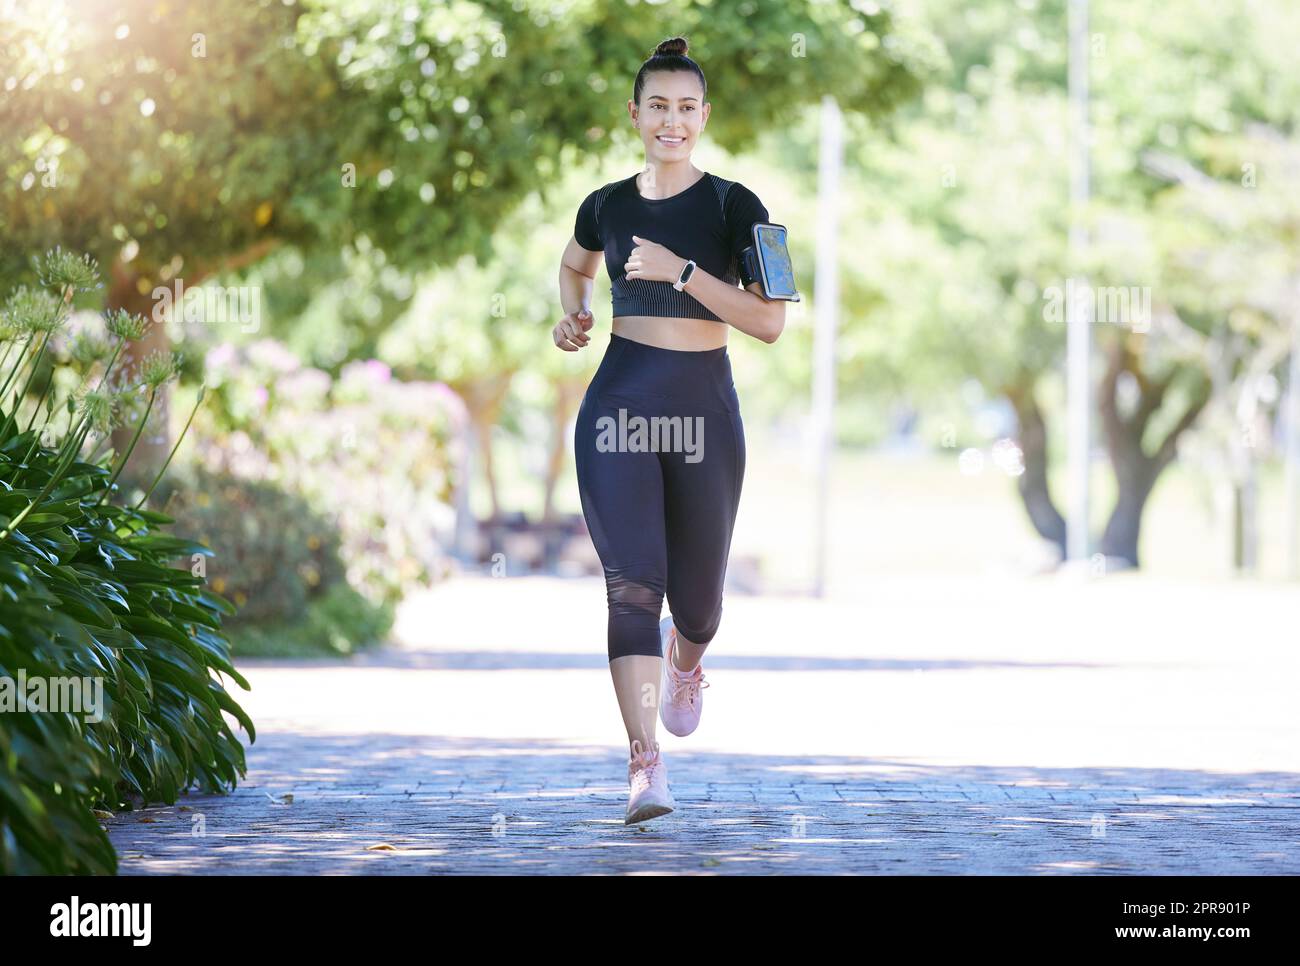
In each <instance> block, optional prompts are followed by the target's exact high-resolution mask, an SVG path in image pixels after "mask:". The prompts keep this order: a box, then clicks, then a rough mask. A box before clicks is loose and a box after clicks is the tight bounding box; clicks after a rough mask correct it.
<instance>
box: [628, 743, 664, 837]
mask: <svg viewBox="0 0 1300 966" xmlns="http://www.w3.org/2000/svg"><path fill="white" fill-rule="evenodd" d="M627 783H628V788H629V794H628V800H627V817H626V818H624V820H623V824H624V825H634V824H636V823H637V822H644V821H645V820H646V819H651V818H658V817H659V816H660V815H667V814H668V813H669V812H671V811H672V810H673V809H674V808H676V807H677V803H676V802H675V801H673V796H672V793H671V792H670V791H668V766H667V765H665V764H664V760H663V757H662V756H661V755H660V754H659V742H657V741H656V742H654V743H653V745H652V750H646V749H645V748H644V747H643V746H642V744H641V742H640V741H637V740H635V739H634V740H633V741H632V758H631V760H630V761H629V762H628V763H627Z"/></svg>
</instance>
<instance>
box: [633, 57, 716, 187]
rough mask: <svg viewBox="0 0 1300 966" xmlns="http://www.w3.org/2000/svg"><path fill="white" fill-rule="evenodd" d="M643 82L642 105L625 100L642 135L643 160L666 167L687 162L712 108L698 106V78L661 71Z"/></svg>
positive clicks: (702, 105)
mask: <svg viewBox="0 0 1300 966" xmlns="http://www.w3.org/2000/svg"><path fill="white" fill-rule="evenodd" d="M644 80H645V86H644V87H642V88H641V104H640V105H639V106H638V105H637V104H634V103H633V102H632V101H628V102H627V107H628V112H629V113H630V114H631V115H632V122H633V123H634V124H636V126H637V128H638V130H640V132H641V142H642V143H643V144H644V145H645V155H646V160H647V161H651V162H654V161H658V162H663V163H669V164H671V163H672V162H674V161H685V160H687V159H688V158H690V156H691V151H692V150H693V149H694V148H695V143H696V142H697V141H698V140H699V138H700V134H701V133H702V132H703V131H704V124H705V122H706V121H708V119H709V110H710V108H711V107H712V105H711V104H705V103H701V101H702V99H703V97H704V91H703V89H702V88H701V86H700V79H699V78H698V77H696V76H695V74H694V73H692V72H691V71H688V70H674V71H663V70H660V71H655V72H653V73H650V74H646V75H645V78H644Z"/></svg>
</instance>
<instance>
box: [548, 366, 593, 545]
mask: <svg viewBox="0 0 1300 966" xmlns="http://www.w3.org/2000/svg"><path fill="white" fill-rule="evenodd" d="M585 391H586V380H585V378H584V379H564V378H562V377H560V378H557V379H556V380H555V403H554V406H553V408H552V409H551V428H552V433H551V454H550V459H549V460H548V461H547V464H546V489H545V492H544V494H543V498H542V520H543V521H544V522H547V523H549V522H550V521H551V520H553V519H554V518H555V489H556V487H557V485H558V484H559V481H560V473H561V472H563V471H564V465H565V456H566V454H567V453H568V442H569V440H568V435H567V434H566V433H565V431H564V428H565V427H566V426H567V425H568V424H569V417H570V416H572V415H573V412H574V410H575V408H576V406H577V404H578V403H579V402H580V401H581V399H582V395H583V393H584V392H585Z"/></svg>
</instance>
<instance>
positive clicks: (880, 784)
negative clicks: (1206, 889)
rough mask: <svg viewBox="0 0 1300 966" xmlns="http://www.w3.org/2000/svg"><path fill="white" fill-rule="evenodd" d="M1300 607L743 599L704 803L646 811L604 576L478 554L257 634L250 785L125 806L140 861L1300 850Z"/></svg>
mask: <svg viewBox="0 0 1300 966" xmlns="http://www.w3.org/2000/svg"><path fill="white" fill-rule="evenodd" d="M1296 603H1297V602H1296V591H1295V589H1293V588H1268V587H1257V586H1252V585H1239V586H1238V585H1216V586H1214V587H1209V586H1206V587H1193V586H1188V585H1183V584H1160V583H1156V582H1153V581H1150V580H1146V579H1127V578H1110V579H1108V580H1106V581H1103V582H1101V583H1097V584H1090V585H1077V584H1074V583H1070V582H1067V581H1059V580H1039V581H1028V582H1025V581H1014V580H1007V581H974V582H972V581H960V582H943V581H933V580H931V581H925V582H912V581H898V582H893V583H880V584H873V585H872V586H871V587H868V588H864V592H863V595H862V597H861V598H860V599H858V600H856V601H853V602H830V603H820V602H815V601H808V600H799V599H781V598H745V597H739V596H729V597H728V599H727V605H726V606H727V615H726V618H725V619H724V623H723V632H722V633H720V635H719V637H718V639H717V641H716V642H715V644H714V645H713V647H712V648H711V651H710V656H709V657H706V661H705V670H706V672H707V673H708V675H709V681H710V684H711V687H710V688H708V689H707V690H706V691H705V692H704V694H705V698H706V705H705V714H704V719H703V722H702V724H701V726H700V730H699V731H697V732H696V734H694V735H692V736H690V737H689V738H684V739H683V738H676V737H675V736H672V735H665V734H664V733H663V732H662V730H661V732H660V736H659V737H660V740H661V742H662V743H663V748H664V753H665V760H666V762H667V764H668V769H669V777H670V780H671V783H672V788H673V793H674V795H675V797H676V798H677V800H678V803H679V810H678V811H677V812H676V813H674V814H672V815H670V816H666V817H664V818H660V819H656V820H653V821H650V822H647V823H644V824H642V825H640V826H633V827H626V826H624V825H623V808H624V805H625V802H626V797H627V786H626V752H625V750H624V745H623V743H622V741H621V734H620V732H621V728H620V720H619V718H618V712H617V708H616V705H615V704H614V698H613V693H612V689H611V687H610V683H609V676H608V670H607V665H606V660H605V654H604V613H603V607H604V590H603V586H602V585H600V584H599V583H596V582H593V581H588V580H577V581H558V580H545V579H538V578H527V579H500V580H492V579H490V578H480V579H462V580H458V581H455V582H452V583H449V584H447V585H445V586H443V587H440V588H438V589H437V590H436V591H434V592H432V593H431V594H429V595H427V596H426V597H424V598H422V599H421V600H419V601H415V602H413V603H412V605H411V606H410V607H408V608H407V609H406V610H405V611H404V613H403V617H402V623H401V624H400V625H399V627H398V633H399V637H400V641H401V645H400V647H399V648H397V649H394V650H392V651H389V652H386V653H382V654H375V655H367V656H366V657H364V658H361V659H359V660H357V661H353V662H329V663H324V664H315V663H310V662H285V661H277V662H254V661H246V662H241V670H242V671H243V672H244V673H245V674H246V675H247V676H248V677H249V679H250V682H251V683H252V684H253V691H252V692H239V700H240V702H241V703H242V704H243V705H244V707H245V708H246V709H248V711H249V712H250V714H252V716H253V718H254V720H255V721H256V722H257V723H258V726H259V738H258V741H257V742H256V743H255V744H253V745H251V746H250V747H249V749H248V761H249V766H250V767H249V774H248V779H247V781H246V782H244V783H243V784H241V785H240V786H239V788H238V789H237V790H236V792H235V793H234V794H233V795H228V796H200V795H188V796H183V797H182V798H181V799H180V800H179V801H178V802H177V804H176V805H175V806H172V807H159V808H150V809H148V810H145V811H143V812H138V813H135V814H131V813H126V814H123V815H120V816H117V817H115V818H114V819H112V820H110V821H109V822H107V823H106V824H108V826H109V829H110V835H111V837H112V839H113V841H114V843H115V845H116V846H117V848H118V851H119V854H120V856H121V871H122V872H123V873H127V874H153V873H158V874H175V873H185V874H205V873H208V874H235V873H253V874H281V873H293V874H348V873H358V872H360V873H368V874H411V873H417V874H418V873H426V872H444V873H512V872H513V873H555V872H560V873H568V874H586V873H592V872H595V873H663V872H685V873H692V874H716V873H741V874H745V873H750V874H771V873H780V872H799V873H845V872H857V873H904V874H926V873H941V874H990V873H992V874H1024V873H1029V874H1069V873H1093V874H1189V873H1197V874H1216V875H1219V874H1243V873H1263V874H1290V875H1295V874H1297V873H1300V760H1298V758H1297V756H1298V755H1300V741H1297V739H1298V738H1300V722H1298V721H1297V714H1296V712H1295V703H1294V699H1293V696H1292V694H1291V691H1292V688H1293V683H1294V681H1295V680H1296V671H1297V670H1298V669H1297V663H1300V656H1298V655H1297V653H1296V650H1295V648H1294V641H1284V640H1281V637H1282V635H1281V634H1280V629H1281V628H1283V627H1294V620H1293V619H1292V618H1290V617H1288V616H1287V615H1288V614H1293V613H1294V608H1295V607H1296ZM561 617H563V620H564V623H560V621H559V619H560V618H561ZM1288 621H1289V623H1288ZM453 642H454V645H453ZM713 655H716V656H713Z"/></svg>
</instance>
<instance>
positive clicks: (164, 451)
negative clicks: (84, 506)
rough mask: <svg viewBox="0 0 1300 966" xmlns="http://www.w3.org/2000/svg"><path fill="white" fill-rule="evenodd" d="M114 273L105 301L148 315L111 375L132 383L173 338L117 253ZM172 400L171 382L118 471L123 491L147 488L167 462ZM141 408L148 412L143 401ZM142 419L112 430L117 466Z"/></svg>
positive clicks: (117, 381) (120, 382)
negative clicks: (147, 360) (149, 359)
mask: <svg viewBox="0 0 1300 966" xmlns="http://www.w3.org/2000/svg"><path fill="white" fill-rule="evenodd" d="M110 276H111V277H110V282H109V288H108V297H107V299H106V307H107V308H108V309H125V310H126V311H128V312H131V313H133V314H136V315H142V316H144V317H145V318H146V319H148V320H149V326H148V327H147V328H146V330H145V334H144V336H143V337H142V338H140V339H138V340H136V341H134V342H127V343H126V345H125V346H124V347H123V349H122V354H121V356H120V357H119V358H118V361H117V363H116V364H115V365H114V366H113V376H112V377H110V378H112V379H113V381H114V384H115V385H118V386H121V387H129V386H130V385H131V384H133V383H135V382H138V381H139V373H140V364H141V362H142V361H143V360H144V358H145V357H146V356H148V355H150V354H151V353H154V352H164V353H166V352H168V351H170V349H171V341H170V339H169V338H168V334H167V326H166V324H165V319H164V321H161V322H154V321H153V307H154V302H153V298H152V296H151V294H150V292H141V291H140V288H139V285H140V278H141V276H140V275H139V273H138V272H136V270H135V269H133V268H132V267H131V266H130V265H128V264H126V263H124V262H123V261H122V260H121V259H114V260H113V263H112V268H111V273H110ZM170 401H171V384H170V383H167V384H164V385H163V386H161V387H160V388H159V390H158V396H157V398H156V399H155V400H154V404H153V410H152V411H151V412H150V413H149V422H148V424H147V425H146V426H145V428H144V430H143V432H141V434H140V439H139V440H138V441H137V442H136V444H135V449H133V450H132V451H131V458H130V459H129V460H128V461H127V464H126V466H125V468H124V469H123V470H122V475H121V476H119V477H118V480H117V485H118V487H119V492H120V493H129V491H130V490H131V489H132V488H133V487H136V486H139V487H140V488H142V489H143V488H145V487H148V486H149V484H150V483H152V482H153V478H154V477H155V476H156V475H157V474H158V471H159V470H160V469H162V465H163V463H164V462H166V460H167V455H168V454H169V453H170V452H171V447H172V440H171V433H170V431H169V427H170V415H169V414H170V411H171V406H170ZM142 402H143V400H142ZM140 412H141V413H143V412H144V410H143V406H142V407H141V409H140ZM137 425H138V420H136V421H132V422H130V423H126V424H124V425H121V426H118V427H117V428H116V429H114V430H113V433H112V443H113V451H114V459H115V462H114V464H113V465H114V466H116V465H117V462H120V461H121V459H122V455H123V454H124V453H125V452H126V450H127V447H129V446H130V445H131V437H133V436H134V435H135V430H136V426H137Z"/></svg>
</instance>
